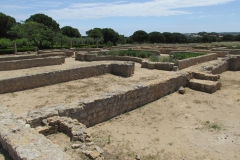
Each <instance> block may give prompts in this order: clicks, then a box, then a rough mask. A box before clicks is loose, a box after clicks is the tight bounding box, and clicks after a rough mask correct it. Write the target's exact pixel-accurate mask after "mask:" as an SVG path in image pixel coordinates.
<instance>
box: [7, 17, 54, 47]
mask: <svg viewBox="0 0 240 160" xmlns="http://www.w3.org/2000/svg"><path fill="white" fill-rule="evenodd" d="M10 32H11V33H14V34H17V35H18V36H19V37H22V38H26V39H27V40H28V41H30V42H33V43H34V44H35V46H38V47H40V48H41V47H42V46H43V42H44V41H48V40H49V37H50V36H52V30H51V29H49V28H48V27H47V26H45V25H43V24H41V23H37V22H33V21H30V22H24V23H23V24H18V25H16V26H14V27H12V29H11V31H10Z"/></svg>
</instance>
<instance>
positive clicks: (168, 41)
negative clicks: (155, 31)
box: [163, 32, 173, 43]
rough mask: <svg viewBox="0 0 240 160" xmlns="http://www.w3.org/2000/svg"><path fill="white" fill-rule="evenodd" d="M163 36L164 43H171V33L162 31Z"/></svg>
mask: <svg viewBox="0 0 240 160" xmlns="http://www.w3.org/2000/svg"><path fill="white" fill-rule="evenodd" d="M163 35H164V37H165V38H166V43H173V35H172V33H170V32H164V33H163Z"/></svg>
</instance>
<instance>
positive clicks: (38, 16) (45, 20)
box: [26, 13, 60, 32]
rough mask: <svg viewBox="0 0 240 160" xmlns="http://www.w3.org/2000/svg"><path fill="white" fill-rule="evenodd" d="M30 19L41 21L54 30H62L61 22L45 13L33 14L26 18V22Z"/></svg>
mask: <svg viewBox="0 0 240 160" xmlns="http://www.w3.org/2000/svg"><path fill="white" fill-rule="evenodd" d="M29 21H34V22H37V23H41V24H43V25H45V26H47V27H49V28H50V29H52V30H53V31H54V32H56V31H59V30H60V28H59V24H58V23H57V22H56V21H55V20H53V19H52V18H51V17H48V16H47V15H45V14H41V13H37V14H34V15H31V16H30V17H29V18H28V19H26V22H29Z"/></svg>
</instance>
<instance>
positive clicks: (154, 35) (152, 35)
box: [149, 32, 166, 43]
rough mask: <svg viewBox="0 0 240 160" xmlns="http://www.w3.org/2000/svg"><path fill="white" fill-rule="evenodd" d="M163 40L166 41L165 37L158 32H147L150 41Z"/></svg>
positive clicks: (158, 41)
mask: <svg viewBox="0 0 240 160" xmlns="http://www.w3.org/2000/svg"><path fill="white" fill-rule="evenodd" d="M165 41H166V38H165V37H164V36H163V35H162V34H161V33H160V32H151V33H149V42H150V43H164V42H165Z"/></svg>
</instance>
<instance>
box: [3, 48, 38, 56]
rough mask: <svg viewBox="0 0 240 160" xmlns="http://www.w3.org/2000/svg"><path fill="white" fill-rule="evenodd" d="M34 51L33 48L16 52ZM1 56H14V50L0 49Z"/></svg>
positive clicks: (19, 49)
mask: <svg viewBox="0 0 240 160" xmlns="http://www.w3.org/2000/svg"><path fill="white" fill-rule="evenodd" d="M34 50H35V49H34V48H33V47H31V48H18V49H17V51H18V52H27V51H34ZM1 54H14V50H13V48H9V49H0V55H1Z"/></svg>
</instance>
